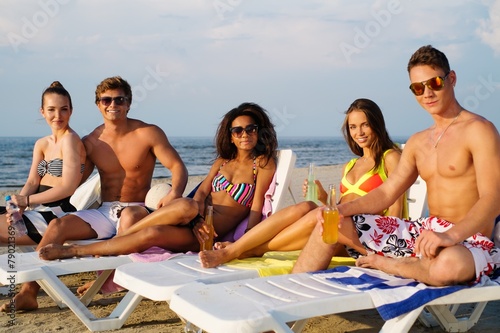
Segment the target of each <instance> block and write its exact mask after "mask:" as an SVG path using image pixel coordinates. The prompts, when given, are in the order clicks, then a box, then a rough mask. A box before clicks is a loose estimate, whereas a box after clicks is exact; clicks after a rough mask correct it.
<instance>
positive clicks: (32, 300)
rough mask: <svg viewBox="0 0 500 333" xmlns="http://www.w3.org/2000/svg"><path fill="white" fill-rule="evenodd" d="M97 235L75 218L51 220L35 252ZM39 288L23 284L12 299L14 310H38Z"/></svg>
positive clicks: (84, 223)
mask: <svg viewBox="0 0 500 333" xmlns="http://www.w3.org/2000/svg"><path fill="white" fill-rule="evenodd" d="M95 237H97V234H96V233H95V231H94V230H93V229H92V228H91V227H90V225H89V224H88V223H86V222H85V221H83V220H82V219H80V218H79V217H77V216H74V215H71V214H70V215H66V216H65V217H64V218H61V219H54V220H52V221H51V222H50V223H49V225H48V227H47V230H46V231H45V233H44V235H43V237H42V240H41V241H40V244H38V246H37V250H40V248H41V247H43V246H44V245H46V244H49V243H55V244H64V242H65V241H66V240H68V239H88V238H95ZM39 290H40V286H39V285H38V283H36V282H27V283H24V284H23V285H22V287H21V290H20V291H19V293H18V294H17V295H16V296H15V297H14V299H13V300H14V304H15V307H16V310H35V309H37V308H38V302H37V300H36V298H37V296H38V292H39ZM8 310H10V309H9V304H4V305H2V307H0V311H8Z"/></svg>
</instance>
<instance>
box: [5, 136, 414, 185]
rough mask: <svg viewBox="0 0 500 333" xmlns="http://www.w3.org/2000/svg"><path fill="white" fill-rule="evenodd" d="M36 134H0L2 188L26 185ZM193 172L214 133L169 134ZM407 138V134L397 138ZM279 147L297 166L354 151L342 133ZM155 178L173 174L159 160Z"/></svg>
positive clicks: (200, 168)
mask: <svg viewBox="0 0 500 333" xmlns="http://www.w3.org/2000/svg"><path fill="white" fill-rule="evenodd" d="M37 139H38V138H36V137H0V152H1V158H0V190H8V189H10V188H19V187H22V186H23V185H24V183H25V181H26V178H27V177H28V173H29V169H30V166H31V160H32V152H33V146H34V144H35V141H36V140H37ZM169 140H170V143H171V144H172V146H173V147H174V148H175V149H176V150H177V151H178V152H179V155H180V156H181V158H182V160H183V161H184V163H185V164H186V167H187V169H188V172H189V175H190V176H199V175H205V174H207V173H208V171H209V170H210V166H211V165H212V163H213V161H214V158H215V146H214V139H213V137H169ZM393 140H394V141H396V142H400V143H403V142H406V138H393ZM278 149H292V150H293V151H294V152H295V154H296V155H297V161H296V163H295V167H296V168H304V167H307V166H309V163H314V164H315V165H316V166H323V165H336V164H344V163H345V162H347V161H348V160H349V159H351V158H352V157H353V156H354V155H353V154H352V153H351V151H350V150H349V148H348V146H347V144H346V143H345V140H344V138H342V137H282V138H280V139H279V147H278ZM153 177H154V178H165V177H170V172H169V170H168V169H166V168H165V167H163V166H162V165H161V164H160V163H159V162H157V163H156V167H155V171H154V174H153Z"/></svg>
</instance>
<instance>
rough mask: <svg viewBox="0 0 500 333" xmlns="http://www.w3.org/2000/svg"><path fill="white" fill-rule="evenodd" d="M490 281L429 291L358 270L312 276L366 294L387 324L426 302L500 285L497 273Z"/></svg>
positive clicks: (410, 281)
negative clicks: (457, 293)
mask: <svg viewBox="0 0 500 333" xmlns="http://www.w3.org/2000/svg"><path fill="white" fill-rule="evenodd" d="M499 272H500V271H499V270H497V272H496V273H497V274H496V275H495V276H494V277H492V278H490V277H488V276H483V277H482V278H481V280H480V281H479V282H478V283H474V284H473V285H455V286H446V287H432V286H428V285H426V284H424V283H420V282H418V281H416V280H414V279H405V278H401V277H397V276H393V275H389V274H386V273H384V272H381V271H379V270H375V269H368V268H360V267H349V266H344V267H336V268H333V269H330V270H326V271H320V272H313V273H310V274H314V275H315V276H316V277H317V278H319V279H325V280H328V281H330V282H333V283H335V284H338V285H341V286H342V287H344V288H345V289H347V290H353V291H365V292H368V293H369V295H370V296H371V298H372V301H373V303H374V304H375V306H376V309H377V311H378V312H379V314H380V316H381V317H382V318H383V319H384V320H390V319H392V318H395V317H397V316H399V315H402V314H405V313H408V312H410V311H412V310H414V309H416V308H418V307H420V306H422V305H424V304H426V303H427V302H430V301H432V300H434V299H436V298H438V297H441V296H445V295H448V294H451V293H453V292H456V291H458V290H462V289H464V288H475V287H481V286H485V285H499V284H500V279H499V278H498V273H499Z"/></svg>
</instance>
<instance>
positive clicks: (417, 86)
mask: <svg viewBox="0 0 500 333" xmlns="http://www.w3.org/2000/svg"><path fill="white" fill-rule="evenodd" d="M448 74H450V72H448ZM448 74H446V75H445V76H444V77H443V76H436V77H433V78H430V79H429V80H427V81H422V82H413V83H412V84H410V90H411V91H412V92H413V93H414V94H415V96H421V95H423V94H424V91H425V87H427V88H429V89H431V90H434V91H439V90H441V89H443V88H444V81H445V80H446V77H447V76H448Z"/></svg>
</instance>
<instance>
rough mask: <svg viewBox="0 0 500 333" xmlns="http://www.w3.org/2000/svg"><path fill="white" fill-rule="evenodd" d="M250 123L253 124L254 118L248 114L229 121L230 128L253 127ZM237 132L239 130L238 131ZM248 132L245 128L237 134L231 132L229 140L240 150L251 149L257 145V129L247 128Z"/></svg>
mask: <svg viewBox="0 0 500 333" xmlns="http://www.w3.org/2000/svg"><path fill="white" fill-rule="evenodd" d="M251 125H255V120H253V118H252V117H250V116H239V117H237V118H236V119H234V120H233V122H232V123H231V128H238V127H242V128H244V129H253V128H254V127H253V126H251ZM248 126H250V127H248ZM238 132H239V131H238ZM249 132H250V133H248V132H247V131H246V130H244V131H241V132H240V133H239V134H237V133H231V141H232V142H233V144H234V145H235V146H236V148H238V149H242V150H252V149H254V147H255V146H256V145H257V139H258V129H257V130H255V131H251V130H249Z"/></svg>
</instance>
